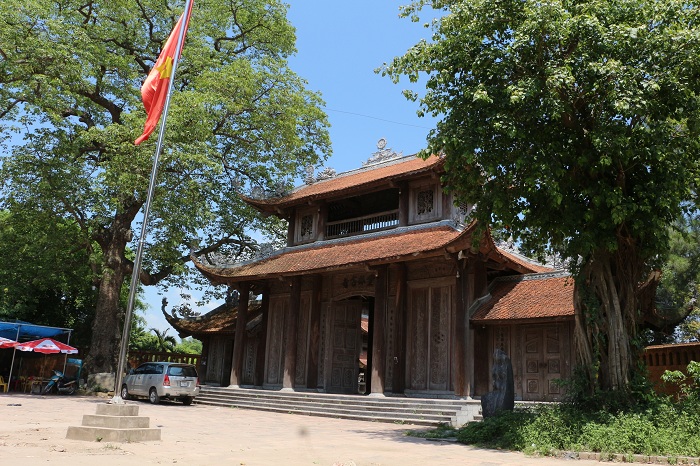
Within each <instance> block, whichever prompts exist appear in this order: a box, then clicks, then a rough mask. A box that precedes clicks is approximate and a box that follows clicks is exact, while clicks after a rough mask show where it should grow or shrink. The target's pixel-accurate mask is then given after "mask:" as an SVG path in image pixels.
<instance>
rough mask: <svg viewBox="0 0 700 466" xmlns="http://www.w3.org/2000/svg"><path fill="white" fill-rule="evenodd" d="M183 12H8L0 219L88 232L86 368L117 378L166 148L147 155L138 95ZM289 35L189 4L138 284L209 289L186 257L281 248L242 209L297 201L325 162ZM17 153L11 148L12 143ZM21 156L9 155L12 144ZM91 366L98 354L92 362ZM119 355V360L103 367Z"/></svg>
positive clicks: (50, 7)
mask: <svg viewBox="0 0 700 466" xmlns="http://www.w3.org/2000/svg"><path fill="white" fill-rule="evenodd" d="M183 4H184V2H183V1H182V0H176V1H174V2H164V1H162V0H143V1H140V2H138V3H136V2H133V1H131V0H112V1H109V2H101V3H91V4H89V5H87V6H86V5H85V2H80V1H76V0H58V1H52V0H6V1H5V2H4V3H3V8H2V9H0V140H1V141H3V145H4V147H5V148H6V149H7V152H6V153H5V154H3V157H2V159H0V163H2V165H1V166H0V178H1V179H2V180H3V184H2V186H1V187H0V205H2V207H3V208H5V209H7V210H9V211H10V212H12V214H13V215H15V214H17V215H20V214H24V213H27V212H33V211H38V212H42V213H45V214H46V216H45V217H43V219H44V220H43V221H42V222H41V223H37V224H36V227H37V228H39V229H47V230H48V229H49V228H50V222H49V221H48V220H46V219H48V218H58V219H63V220H66V221H67V220H68V219H70V220H71V222H73V223H72V224H73V225H74V226H76V227H78V228H79V229H80V238H79V239H80V241H77V242H76V243H75V245H74V246H73V247H69V248H67V249H65V251H66V252H67V251H73V249H74V247H80V248H82V253H83V254H85V255H88V256H89V255H91V254H92V248H93V247H94V248H95V249H96V250H97V251H99V255H101V256H102V258H103V259H102V262H101V263H99V266H100V267H99V270H98V271H97V272H96V274H95V275H96V276H97V277H98V279H99V283H98V286H97V293H98V300H97V303H98V304H97V307H96V309H95V312H96V319H95V320H96V321H98V322H99V324H96V325H94V326H93V328H92V332H93V337H94V338H93V342H92V346H91V350H90V352H91V354H90V360H91V362H92V363H94V365H95V367H94V369H96V370H98V371H109V370H111V369H112V368H113V365H114V361H112V360H113V355H112V354H111V353H110V352H111V348H114V347H115V346H116V339H117V338H118V334H119V332H118V327H119V325H120V323H119V313H120V312H121V310H120V307H119V303H117V300H118V297H119V291H120V289H121V287H122V284H123V282H124V281H125V279H126V277H128V276H129V275H130V271H131V266H132V263H131V260H130V258H128V257H127V254H126V251H127V250H128V248H129V245H131V246H132V249H133V250H136V247H135V246H136V241H137V239H138V235H133V234H132V233H131V231H130V230H131V228H132V227H133V226H137V227H138V222H136V218H137V214H138V213H139V211H140V210H141V208H142V206H143V203H144V201H145V198H146V191H147V188H148V186H149V178H150V173H151V165H152V158H153V152H154V148H155V144H156V137H155V135H156V134H157V132H156V133H154V135H153V136H152V138H151V139H150V140H149V141H148V142H146V143H144V144H141V145H140V146H138V147H137V146H134V144H133V141H134V139H136V137H137V136H138V135H140V134H141V131H142V129H143V124H144V121H145V113H144V110H143V105H142V103H141V98H140V87H141V84H142V82H143V80H144V79H145V78H146V76H147V74H148V72H149V71H150V69H151V67H152V66H153V64H154V62H155V60H156V58H157V57H158V55H159V53H160V50H161V48H162V46H163V44H164V42H165V40H166V38H167V37H168V35H169V34H170V32H171V30H172V28H173V26H174V24H175V22H176V20H177V18H178V16H179V15H180V14H181V12H182V10H183V8H182V7H183ZM294 43H295V35H294V28H293V27H292V25H291V24H289V22H288V20H287V18H286V6H285V5H284V4H283V3H281V2H279V1H277V0H273V1H261V0H244V1H240V2H220V1H215V0H201V1H197V2H196V3H195V6H194V9H193V14H192V19H191V21H190V29H189V31H188V34H187V39H186V43H185V46H184V51H183V54H182V60H181V62H180V63H179V66H178V69H177V76H176V77H175V80H174V83H175V92H174V93H173V95H172V100H171V106H170V109H169V113H168V124H167V131H166V138H165V142H164V145H163V152H162V156H161V159H160V164H159V171H158V179H157V185H156V191H155V196H154V201H153V204H152V206H151V214H150V222H149V231H148V233H149V235H148V241H147V242H146V244H145V248H144V249H145V256H144V267H143V271H142V273H141V275H140V280H141V282H142V283H143V284H145V285H155V284H162V285H178V286H180V285H182V284H183V283H184V282H185V280H187V279H190V280H198V281H200V282H202V283H203V282H204V281H205V280H204V278H203V277H202V276H201V274H198V273H194V274H192V273H191V272H192V270H191V268H189V267H187V266H185V264H186V262H187V261H189V258H190V254H191V252H194V253H195V254H209V253H213V252H216V251H218V252H220V253H222V254H226V255H229V256H232V257H234V258H235V257H240V256H241V255H245V254H250V253H251V251H253V250H255V248H256V242H255V241H254V240H253V239H251V238H250V236H249V234H250V231H251V230H253V229H259V230H261V231H263V232H267V233H268V234H269V235H271V236H273V237H275V236H276V235H277V233H278V231H275V230H279V228H280V227H281V226H282V224H281V223H279V222H276V221H270V220H269V219H261V218H260V217H259V216H257V215H255V212H254V211H253V209H251V208H250V207H249V206H248V205H247V204H245V203H244V202H243V200H242V199H241V194H250V193H251V192H252V191H253V190H259V191H261V192H267V193H270V192H279V191H280V190H284V189H287V188H289V187H290V186H291V185H292V184H293V180H294V179H295V178H296V177H297V176H300V175H301V174H303V168H304V167H305V166H307V165H318V164H319V163H320V162H321V161H322V160H323V159H324V158H325V157H326V156H327V155H328V153H329V152H330V142H329V138H328V133H327V126H328V124H327V119H326V116H325V114H324V113H323V111H322V110H321V106H322V105H323V102H322V100H321V98H320V96H319V95H318V94H317V93H315V92H311V91H309V90H307V89H306V82H305V81H304V80H303V79H302V78H300V77H299V76H297V75H296V74H295V73H294V72H293V71H291V70H290V69H289V67H288V63H287V60H288V58H289V57H290V56H291V55H292V54H293V53H294V52H295V48H294ZM13 138H14V139H13ZM10 141H11V143H8V142H10ZM93 353H94V354H93ZM108 353H109V354H108Z"/></svg>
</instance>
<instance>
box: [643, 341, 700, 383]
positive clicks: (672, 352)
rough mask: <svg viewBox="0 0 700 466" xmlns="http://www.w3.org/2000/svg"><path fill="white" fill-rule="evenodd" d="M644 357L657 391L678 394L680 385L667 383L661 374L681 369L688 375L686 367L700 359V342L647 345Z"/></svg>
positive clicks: (650, 378)
mask: <svg viewBox="0 0 700 466" xmlns="http://www.w3.org/2000/svg"><path fill="white" fill-rule="evenodd" d="M642 358H643V359H644V363H645V364H646V366H647V371H648V372H649V380H650V381H651V382H652V383H653V384H654V389H655V390H656V392H657V393H663V394H666V395H676V394H677V393H678V387H676V386H674V385H667V384H665V383H664V382H663V381H662V380H661V376H662V375H663V373H664V372H665V371H681V372H683V373H685V374H686V375H687V373H686V367H687V366H688V364H689V363H690V361H700V342H698V343H679V344H673V345H655V346H647V347H646V348H645V349H644V355H643V356H642Z"/></svg>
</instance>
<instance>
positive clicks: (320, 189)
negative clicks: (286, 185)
mask: <svg viewBox="0 0 700 466" xmlns="http://www.w3.org/2000/svg"><path fill="white" fill-rule="evenodd" d="M443 164H444V159H442V158H440V157H438V156H434V155H433V156H430V157H429V158H428V159H426V160H423V159H421V158H418V157H416V156H415V155H411V156H407V157H401V158H397V159H394V160H390V161H387V162H382V163H377V164H373V165H368V166H366V167H363V168H358V169H357V170H351V171H348V172H344V173H341V174H339V175H337V176H335V177H333V178H329V179H326V180H321V181H316V182H315V183H313V184H310V185H304V186H301V187H299V188H297V189H295V190H294V191H293V192H292V193H291V194H289V195H287V196H284V197H278V198H268V199H255V198H252V197H247V196H243V199H244V200H245V201H246V202H247V203H249V204H251V205H252V206H254V207H256V208H257V209H258V210H260V211H262V212H269V213H274V212H276V211H278V210H280V209H284V208H286V207H289V206H292V205H298V204H303V203H309V202H313V201H316V200H320V199H330V198H336V197H339V196H343V197H346V196H351V195H354V194H357V193H359V192H366V191H369V190H371V189H372V188H375V187H380V186H384V185H386V184H387V183H398V182H400V181H403V180H406V179H408V178H414V177H415V176H416V175H420V174H423V173H425V174H428V173H434V174H435V175H436V176H437V175H438V174H440V173H442V171H443Z"/></svg>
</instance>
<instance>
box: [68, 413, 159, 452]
mask: <svg viewBox="0 0 700 466" xmlns="http://www.w3.org/2000/svg"><path fill="white" fill-rule="evenodd" d="M138 414H139V407H138V406H136V405H133V404H100V405H97V413H96V414H85V415H83V424H82V426H70V427H68V433H67V434H66V438H67V439H70V440H85V441H88V442H122V443H125V442H145V441H153V440H160V434H161V431H160V429H157V428H150V427H148V425H149V423H150V418H148V417H145V416H139V415H138Z"/></svg>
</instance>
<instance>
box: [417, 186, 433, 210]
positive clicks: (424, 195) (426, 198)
mask: <svg viewBox="0 0 700 466" xmlns="http://www.w3.org/2000/svg"><path fill="white" fill-rule="evenodd" d="M417 202H418V205H417V210H416V212H417V213H418V215H427V214H432V213H433V210H434V209H435V192H434V191H433V189H432V188H431V189H427V190H425V191H418V195H417Z"/></svg>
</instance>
